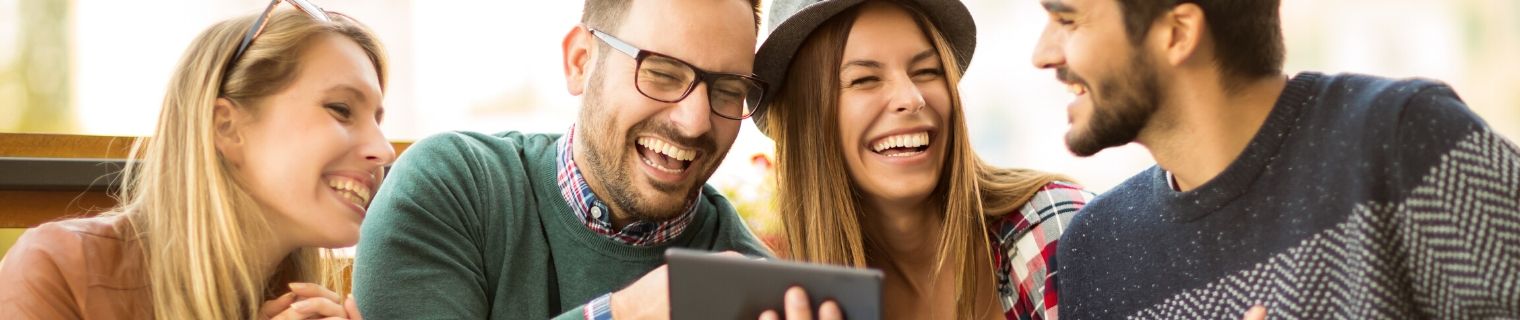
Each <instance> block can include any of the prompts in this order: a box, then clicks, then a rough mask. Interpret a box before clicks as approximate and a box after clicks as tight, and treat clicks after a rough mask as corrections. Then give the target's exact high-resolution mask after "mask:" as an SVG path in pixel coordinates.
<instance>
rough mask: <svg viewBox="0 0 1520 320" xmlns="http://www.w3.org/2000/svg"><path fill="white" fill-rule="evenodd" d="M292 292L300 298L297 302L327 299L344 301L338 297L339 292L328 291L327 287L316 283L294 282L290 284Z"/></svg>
mask: <svg viewBox="0 0 1520 320" xmlns="http://www.w3.org/2000/svg"><path fill="white" fill-rule="evenodd" d="M290 292H292V293H295V294H296V298H298V299H296V300H301V299H305V298H325V299H327V300H332V301H334V302H336V301H341V300H342V298H339V297H338V293H337V292H333V291H332V290H327V288H326V287H323V286H319V285H316V284H314V283H305V282H292V283H290Z"/></svg>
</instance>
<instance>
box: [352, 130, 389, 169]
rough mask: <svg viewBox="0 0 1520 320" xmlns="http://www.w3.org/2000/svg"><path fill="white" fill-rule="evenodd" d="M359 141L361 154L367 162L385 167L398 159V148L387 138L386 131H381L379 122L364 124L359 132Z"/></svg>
mask: <svg viewBox="0 0 1520 320" xmlns="http://www.w3.org/2000/svg"><path fill="white" fill-rule="evenodd" d="M358 143H359V146H358V148H359V149H358V152H359V155H360V156H362V157H364V161H365V162H370V163H374V164H375V165H376V166H377V167H383V166H385V165H389V164H391V163H392V162H395V161H396V148H395V147H393V146H391V142H390V141H389V140H386V139H385V133H384V132H381V131H380V125H378V124H370V125H366V126H363V129H360V132H359V139H358Z"/></svg>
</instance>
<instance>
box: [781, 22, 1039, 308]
mask: <svg viewBox="0 0 1520 320" xmlns="http://www.w3.org/2000/svg"><path fill="white" fill-rule="evenodd" d="M894 3H895V2H894ZM899 5H900V4H899ZM903 7H904V8H906V9H908V11H909V12H911V14H912V15H913V17H914V19H915V21H916V22H917V24H918V26H919V29H920V30H922V31H923V32H924V35H925V36H926V37H927V38H929V39H930V40H931V42H932V44H933V46H934V48H935V50H936V51H938V53H939V56H940V58H941V59H942V62H943V65H944V66H946V68H945V79H946V83H947V86H948V89H949V91H948V92H949V95H950V118H949V121H948V123H949V130H946V131H947V132H945V133H946V134H947V135H948V139H947V140H948V141H949V145H948V146H946V155H945V157H946V158H945V164H944V168H943V171H942V172H943V174H942V176H941V179H940V181H939V184H938V185H937V186H936V187H935V190H934V191H933V192H934V194H933V195H932V196H931V197H930V199H934V200H932V201H938V202H939V203H937V205H938V207H940V208H943V209H944V211H943V216H942V218H943V221H944V226H943V229H942V230H940V231H941V232H940V239H939V248H938V250H937V251H938V252H939V256H938V257H935V258H936V260H935V261H939V262H940V264H938V265H937V267H936V268H935V269H936V270H941V269H942V268H943V267H944V265H943V262H944V261H945V260H947V258H948V259H953V260H951V261H952V262H953V263H955V265H954V266H953V267H956V268H958V269H959V270H958V271H959V272H957V273H956V282H957V284H958V285H957V286H956V288H957V289H956V314H957V316H956V318H968V317H970V316H972V315H974V312H975V311H976V310H981V308H985V307H986V306H982V305H978V302H979V301H983V300H982V299H978V297H976V296H975V294H976V293H977V292H976V290H975V288H977V287H978V286H990V285H992V284H991V283H992V281H993V280H994V279H995V278H993V277H990V276H989V275H990V274H991V272H992V271H993V270H994V266H993V265H992V263H991V257H992V256H991V255H992V254H993V253H992V251H991V250H992V249H991V247H990V245H989V242H990V238H989V237H988V231H987V219H988V218H990V217H997V216H1001V215H1004V214H1007V213H1009V212H1011V211H1013V210H1016V209H1017V208H1018V207H1020V206H1022V205H1024V203H1026V202H1028V201H1029V200H1030V199H1031V198H1032V197H1033V196H1034V194H1035V193H1036V192H1038V191H1039V190H1040V188H1041V187H1043V186H1045V185H1046V184H1048V183H1050V182H1052V181H1057V180H1068V179H1066V178H1064V177H1061V176H1059V175H1054V174H1048V173H1042V172H1036V171H1032V170H1024V169H1003V168H995V167H991V166H988V165H986V164H985V163H983V162H982V160H981V159H980V158H979V157H977V156H976V154H975V153H974V152H973V151H972V150H971V143H970V140H968V138H967V135H968V133H967V130H966V119H965V116H964V115H963V113H962V112H963V110H962V105H961V99H960V91H959V89H958V88H957V85H958V84H959V83H960V78H961V70H959V68H955V67H954V66H957V65H959V64H957V63H956V61H957V60H956V57H955V54H954V53H952V52H951V50H950V45H949V42H948V40H947V39H946V38H945V36H944V35H943V34H942V33H941V32H940V31H939V29H938V28H936V27H935V26H934V24H933V23H932V22H931V21H930V20H928V18H927V17H926V16H925V15H924V14H922V13H921V12H919V11H917V10H916V9H915V8H913V7H911V6H906V5H904V6H903ZM858 12H859V5H857V6H856V8H852V9H849V10H846V11H844V12H841V13H839V14H838V15H836V16H834V17H833V18H831V19H830V20H829V21H827V22H825V23H823V24H822V25H820V26H819V27H818V28H817V29H815V30H814V31H813V33H812V34H811V35H809V36H808V38H807V40H806V41H805V42H804V43H803V45H802V47H801V48H800V49H799V50H798V52H797V54H796V55H795V56H794V58H793V60H792V64H791V67H790V69H789V70H788V71H787V75H786V85H785V86H783V87H782V88H781V89H780V91H778V92H777V95H776V100H775V101H774V102H773V103H774V105H772V106H771V107H770V108H767V110H769V111H767V113H768V114H767V115H766V118H767V119H769V120H768V121H765V122H766V124H765V126H766V128H763V129H764V130H765V131H766V132H767V133H769V134H770V136H771V138H773V139H775V140H776V156H777V158H778V160H779V161H777V165H776V167H777V171H778V176H777V185H778V186H780V188H778V192H777V197H776V201H777V209H778V210H779V212H780V214H781V218H782V224H781V226H782V227H781V229H782V231H783V233H784V234H785V237H786V244H787V248H786V252H787V254H788V258H790V259H795V260H801V261H807V262H814V263H827V264H835V265H845V266H853V267H862V268H863V267H867V266H868V265H869V264H870V263H872V262H880V261H882V259H886V258H887V257H885V256H884V255H885V254H886V253H885V252H884V250H880V249H879V246H878V245H876V244H875V243H877V241H878V240H875V239H873V238H876V237H878V236H873V235H872V234H870V232H868V231H867V230H865V229H864V228H863V225H864V224H863V223H862V221H863V220H866V219H871V218H872V215H870V214H868V213H865V212H862V208H865V206H864V205H863V204H862V202H861V193H860V191H859V188H857V187H855V185H854V183H853V182H852V181H851V180H850V177H849V176H848V173H847V172H848V169H847V168H846V167H845V163H844V160H843V159H844V154H843V151H842V150H840V149H839V146H840V145H842V144H841V143H840V141H839V140H840V138H839V135H840V132H839V128H838V123H839V122H838V121H839V106H838V97H839V94H840V88H839V86H840V84H839V82H838V81H837V79H838V74H839V69H840V68H839V65H840V63H841V61H842V60H843V58H844V49H845V45H846V39H848V38H849V34H850V30H851V27H852V26H853V25H854V22H855V20H856V17H857V16H858ZM846 185H848V186H850V187H849V188H840V187H839V186H846ZM936 273H938V272H937V271H936Z"/></svg>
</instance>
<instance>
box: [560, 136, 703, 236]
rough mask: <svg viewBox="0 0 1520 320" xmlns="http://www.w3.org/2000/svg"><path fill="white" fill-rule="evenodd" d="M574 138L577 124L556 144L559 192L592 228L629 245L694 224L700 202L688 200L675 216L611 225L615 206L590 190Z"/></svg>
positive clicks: (674, 234)
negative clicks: (577, 161) (575, 154)
mask: <svg viewBox="0 0 1520 320" xmlns="http://www.w3.org/2000/svg"><path fill="white" fill-rule="evenodd" d="M574 141H575V127H574V126H571V127H570V133H566V134H565V137H564V138H563V139H560V140H559V142H558V145H557V146H556V147H557V148H559V175H558V178H559V189H560V195H561V196H563V197H564V198H565V202H566V203H569V204H570V209H571V210H572V211H575V217H576V218H579V219H580V220H581V223H585V224H586V227H587V228H590V229H591V231H596V233H598V234H601V235H603V236H606V237H608V238H612V239H613V240H617V241H618V242H622V243H625V244H628V245H633V246H654V245H659V244H662V243H665V241H666V240H670V239H671V238H675V237H676V236H679V235H681V231H684V230H686V225H688V224H691V217H692V216H693V215H694V213H695V212H696V211H697V206H694V205H693V204H695V203H696V201H687V203H686V212H683V213H681V215H680V216H677V217H676V218H675V219H670V220H666V221H663V222H650V221H634V222H633V223H629V224H628V225H627V226H624V227H623V230H616V228H614V227H613V225H612V209H611V208H609V207H608V206H607V204H606V203H604V202H602V200H601V199H598V198H597V197H596V193H593V192H591V185H590V184H587V183H586V178H585V176H582V175H581V169H580V167H578V166H576V164H575V159H574V158H573V157H572V156H571V155H572V153H573V152H574V151H573V150H572V148H571V146H573V145H574V144H572V142H574ZM701 196H702V194H701V191H698V193H697V197H698V198H700V197H701ZM693 199H695V198H693Z"/></svg>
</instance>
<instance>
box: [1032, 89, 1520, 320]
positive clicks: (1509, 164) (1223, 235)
mask: <svg viewBox="0 0 1520 320" xmlns="http://www.w3.org/2000/svg"><path fill="white" fill-rule="evenodd" d="M1517 190H1520V152H1517V149H1516V147H1515V145H1514V143H1513V142H1511V141H1508V140H1506V139H1504V138H1501V137H1500V136H1498V135H1497V134H1495V133H1494V132H1493V131H1491V130H1490V129H1489V128H1488V126H1487V125H1486V124H1484V123H1483V121H1482V120H1481V119H1479V118H1478V117H1477V116H1476V115H1474V114H1473V113H1472V112H1471V111H1469V110H1468V109H1467V107H1466V105H1465V104H1464V103H1463V102H1462V101H1461V99H1460V98H1458V97H1457V95H1456V94H1455V93H1454V92H1453V91H1452V90H1451V88H1449V87H1447V86H1446V85H1444V84H1441V83H1439V82H1435V81H1430V80H1392V79H1385V78H1378V77H1371V76H1361V75H1322V74H1316V73H1304V74H1300V75H1297V76H1294V77H1293V78H1292V79H1290V80H1289V82H1288V85H1287V88H1286V89H1285V90H1284V92H1283V93H1282V96H1281V97H1279V98H1278V101H1277V103H1276V105H1275V106H1274V107H1273V109H1272V111H1271V114H1270V115H1269V116H1268V118H1267V120H1266V122H1265V123H1264V125H1263V126H1262V127H1261V129H1260V131H1258V132H1257V134H1256V136H1255V137H1254V138H1253V139H1252V140H1251V142H1250V144H1249V145H1248V146H1247V147H1246V149H1245V150H1244V151H1243V152H1242V153H1241V155H1240V156H1239V157H1238V158H1237V159H1236V160H1235V161H1234V162H1233V163H1231V164H1230V165H1229V166H1228V167H1227V168H1226V169H1225V170H1224V172H1222V173H1220V174H1219V175H1218V176H1216V177H1215V178H1214V179H1213V180H1210V181H1209V182H1207V183H1205V184H1203V185H1202V186H1199V187H1198V188H1197V189H1194V190H1190V191H1188V192H1177V191H1174V190H1173V189H1172V188H1171V187H1170V185H1169V181H1168V179H1167V173H1166V172H1165V171H1164V170H1162V169H1161V168H1159V167H1152V168H1150V169H1148V170H1146V171H1144V172H1141V173H1140V174H1138V175H1135V176H1134V177H1132V178H1130V179H1129V180H1128V181H1126V182H1124V183H1123V184H1121V185H1120V186H1118V187H1116V188H1115V189H1114V190H1112V191H1110V192H1109V193H1107V194H1104V195H1102V196H1099V197H1098V198H1097V199H1096V200H1094V201H1093V202H1092V203H1090V204H1088V206H1087V208H1086V209H1084V210H1083V211H1082V212H1081V213H1079V214H1078V216H1077V217H1076V218H1075V220H1074V221H1073V225H1072V226H1071V227H1070V229H1067V231H1066V233H1065V235H1064V236H1063V237H1062V238H1061V246H1060V253H1059V255H1058V261H1059V266H1058V268H1059V270H1060V271H1059V272H1060V278H1059V281H1060V282H1059V283H1058V284H1057V285H1058V286H1059V294H1060V296H1059V300H1060V303H1061V313H1062V315H1061V316H1062V317H1063V318H1067V319H1117V318H1138V319H1239V318H1240V317H1241V315H1242V314H1243V313H1244V312H1245V310H1246V309H1248V308H1250V307H1251V306H1252V305H1257V304H1260V305H1265V306H1267V308H1268V310H1269V313H1270V316H1269V317H1270V318H1272V319H1334V318H1344V319H1405V318H1439V319H1492V318H1502V319H1515V318H1520V191H1517Z"/></svg>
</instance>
